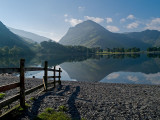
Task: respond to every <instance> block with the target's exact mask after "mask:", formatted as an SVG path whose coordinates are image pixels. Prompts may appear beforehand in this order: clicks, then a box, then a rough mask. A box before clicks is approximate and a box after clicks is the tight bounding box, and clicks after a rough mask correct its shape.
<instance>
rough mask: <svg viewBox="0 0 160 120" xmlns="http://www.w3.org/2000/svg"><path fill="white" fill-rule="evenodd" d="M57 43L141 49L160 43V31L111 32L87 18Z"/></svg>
mask: <svg viewBox="0 0 160 120" xmlns="http://www.w3.org/2000/svg"><path fill="white" fill-rule="evenodd" d="M59 43H61V44H63V45H82V46H85V47H101V48H114V47H115V48H116V47H124V48H131V47H138V48H141V49H142V50H144V49H146V48H148V47H152V46H156V45H160V32H159V31H156V30H154V31H152V30H145V31H142V32H132V33H125V34H124V33H112V32H110V31H108V30H107V29H105V28H104V27H102V26H101V25H99V24H97V23H95V22H93V21H91V20H87V21H84V22H82V23H80V24H78V25H76V26H75V27H72V28H70V29H69V30H68V32H67V33H66V35H64V36H63V37H62V38H61V40H60V41H59Z"/></svg>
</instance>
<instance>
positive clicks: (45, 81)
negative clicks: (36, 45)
mask: <svg viewBox="0 0 160 120" xmlns="http://www.w3.org/2000/svg"><path fill="white" fill-rule="evenodd" d="M47 76H48V62H47V61H45V62H44V89H45V90H46V91H47Z"/></svg>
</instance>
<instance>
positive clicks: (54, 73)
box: [53, 66, 56, 87]
mask: <svg viewBox="0 0 160 120" xmlns="http://www.w3.org/2000/svg"><path fill="white" fill-rule="evenodd" d="M53 76H54V87H56V67H55V66H54V71H53Z"/></svg>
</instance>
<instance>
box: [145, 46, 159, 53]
mask: <svg viewBox="0 0 160 120" xmlns="http://www.w3.org/2000/svg"><path fill="white" fill-rule="evenodd" d="M147 51H148V52H156V51H160V47H149V48H147Z"/></svg>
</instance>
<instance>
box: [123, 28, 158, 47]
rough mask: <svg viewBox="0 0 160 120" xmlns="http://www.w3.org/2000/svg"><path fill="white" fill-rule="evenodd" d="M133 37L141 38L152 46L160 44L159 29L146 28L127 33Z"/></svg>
mask: <svg viewBox="0 0 160 120" xmlns="http://www.w3.org/2000/svg"><path fill="white" fill-rule="evenodd" d="M126 36H127V37H129V38H132V39H139V40H141V41H143V42H144V43H147V44H150V45H151V46H160V32H159V31H157V30H145V31H142V32H131V33H127V34H126Z"/></svg>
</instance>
